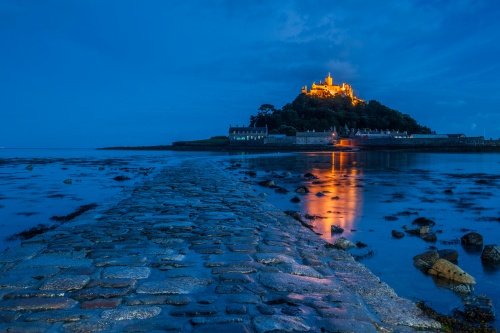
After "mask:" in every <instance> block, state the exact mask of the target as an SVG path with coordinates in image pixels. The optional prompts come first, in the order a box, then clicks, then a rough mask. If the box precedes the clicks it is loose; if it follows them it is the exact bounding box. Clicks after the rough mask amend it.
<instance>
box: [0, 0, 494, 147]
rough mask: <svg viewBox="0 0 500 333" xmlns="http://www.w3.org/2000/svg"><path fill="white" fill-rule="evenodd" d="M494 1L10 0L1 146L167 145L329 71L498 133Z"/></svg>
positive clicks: (455, 122)
mask: <svg viewBox="0 0 500 333" xmlns="http://www.w3.org/2000/svg"><path fill="white" fill-rule="evenodd" d="M498 17H500V2H497V1H492V0H454V1H451V0H450V1H447V0H432V1H431V0H405V1H393V0H380V1H372V0H349V1H337V0H332V1H321V2H320V1H304V0H281V1H275V0H237V1H236V0H189V1H185V0H183V1H181V0H169V1H164V0H148V1H131V0H72V1H67V0H47V1H40V0H22V1H20V0H0V45H1V46H0V147H12V148H96V147H107V146H147V145H163V144H171V143H172V142H174V141H179V140H197V139H205V138H209V137H212V136H217V135H227V132H228V129H229V126H230V125H233V126H235V125H239V126H248V124H249V119H250V116H251V115H254V114H256V112H257V109H258V108H259V106H260V105H262V104H272V105H274V106H275V107H277V108H281V107H283V106H284V105H285V104H286V103H289V102H292V101H293V100H294V99H295V98H296V97H297V96H298V95H299V94H300V92H301V87H302V86H304V85H308V86H309V87H310V85H311V83H312V82H316V83H318V82H319V81H320V80H324V78H325V77H326V76H327V75H328V73H331V75H332V77H333V79H334V83H341V82H346V83H349V84H351V85H352V86H353V89H354V92H355V95H356V96H358V97H359V98H362V99H364V100H366V101H369V100H377V101H379V102H380V103H382V104H384V105H386V106H388V107H390V108H392V109H395V110H398V111H400V112H402V113H404V114H409V115H410V116H411V117H413V118H414V119H416V120H417V121H418V122H419V124H421V125H425V126H428V127H430V128H431V129H432V130H434V131H436V132H437V133H464V134H466V135H467V136H481V135H484V136H485V137H486V138H487V139H489V138H491V137H492V138H494V139H498V138H500V80H499V78H500V62H499V61H498V59H500V43H499V40H500V20H499V19H498Z"/></svg>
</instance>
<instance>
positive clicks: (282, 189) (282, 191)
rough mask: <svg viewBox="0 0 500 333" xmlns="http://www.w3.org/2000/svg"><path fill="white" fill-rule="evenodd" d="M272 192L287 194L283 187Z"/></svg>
mask: <svg viewBox="0 0 500 333" xmlns="http://www.w3.org/2000/svg"><path fill="white" fill-rule="evenodd" d="M274 192H276V193H279V194H287V193H288V192H289V191H288V190H287V189H286V188H284V187H278V188H277V189H275V190H274Z"/></svg>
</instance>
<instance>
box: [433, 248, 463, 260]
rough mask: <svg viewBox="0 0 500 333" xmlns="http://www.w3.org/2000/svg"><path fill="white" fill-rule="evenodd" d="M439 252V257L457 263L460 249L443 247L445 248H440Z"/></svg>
mask: <svg viewBox="0 0 500 333" xmlns="http://www.w3.org/2000/svg"><path fill="white" fill-rule="evenodd" d="M437 252H438V254H439V258H441V259H446V260H448V261H449V262H452V263H454V264H456V261H457V260H458V251H456V250H451V249H443V250H438V251H437Z"/></svg>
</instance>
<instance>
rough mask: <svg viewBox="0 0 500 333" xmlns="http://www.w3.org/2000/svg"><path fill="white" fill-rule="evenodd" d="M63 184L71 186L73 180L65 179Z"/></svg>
mask: <svg viewBox="0 0 500 333" xmlns="http://www.w3.org/2000/svg"><path fill="white" fill-rule="evenodd" d="M63 183H64V184H68V185H69V184H73V180H72V179H65V180H64V181H63Z"/></svg>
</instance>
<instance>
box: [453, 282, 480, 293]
mask: <svg viewBox="0 0 500 333" xmlns="http://www.w3.org/2000/svg"><path fill="white" fill-rule="evenodd" d="M450 290H451V291H453V292H455V293H457V294H459V295H461V296H462V295H470V294H472V293H473V292H474V286H472V285H470V284H465V283H460V284H458V285H456V286H452V287H450Z"/></svg>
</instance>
